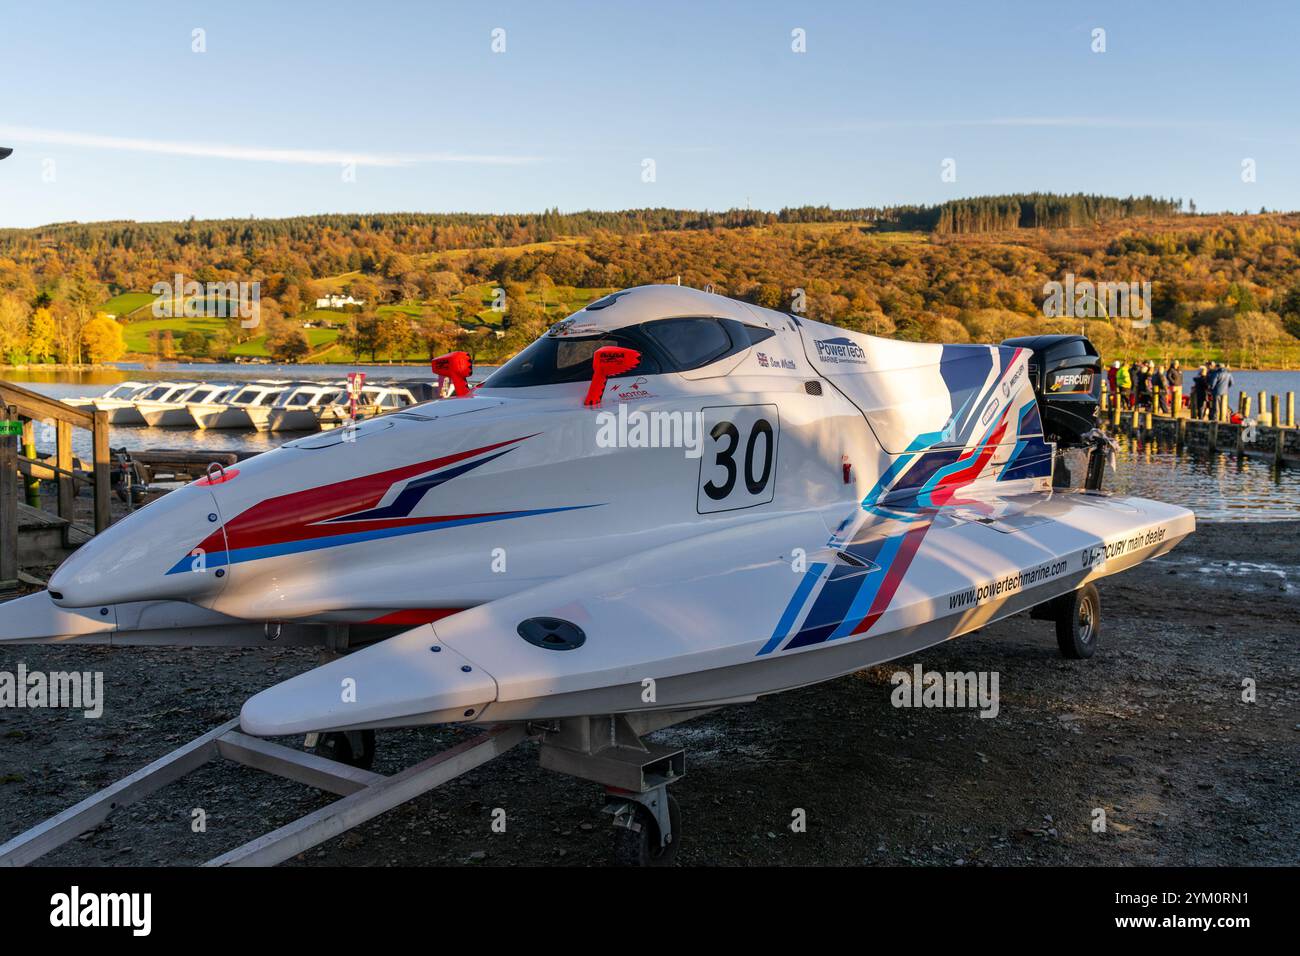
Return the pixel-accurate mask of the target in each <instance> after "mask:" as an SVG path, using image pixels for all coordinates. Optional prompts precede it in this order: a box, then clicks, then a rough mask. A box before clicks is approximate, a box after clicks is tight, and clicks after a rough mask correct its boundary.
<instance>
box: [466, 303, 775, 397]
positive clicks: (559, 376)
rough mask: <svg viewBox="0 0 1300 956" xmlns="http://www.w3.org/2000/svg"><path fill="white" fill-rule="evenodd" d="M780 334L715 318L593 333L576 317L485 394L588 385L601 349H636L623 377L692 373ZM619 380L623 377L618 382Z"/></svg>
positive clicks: (509, 366) (491, 382) (510, 366)
mask: <svg viewBox="0 0 1300 956" xmlns="http://www.w3.org/2000/svg"><path fill="white" fill-rule="evenodd" d="M774 334H775V333H774V332H773V331H772V330H771V329H768V328H763V327H762V326H758V325H750V324H748V323H746V322H740V321H738V320H736V319H725V318H714V317H711V316H687V317H681V318H669V319H653V320H651V321H648V322H639V323H636V324H634V325H626V326H623V327H622V328H617V329H609V330H603V331H596V332H589V331H587V330H586V329H584V328H583V327H582V326H580V325H575V324H574V319H573V318H572V317H571V318H569V319H565V320H563V321H561V322H557V323H556V324H555V325H554V326H552V327H551V329H550V331H548V332H547V333H546V334H545V335H543V336H542V337H541V338H539V339H538V340H537V341H536V342H534V343H533V344H532V345H530V346H528V348H526V349H524V350H523V351H522V352H520V353H519V354H518V355H516V356H515V357H514V358H512V359H511V360H510V361H509V362H507V363H506V364H505V365H503V366H501V368H499V369H497V370H496V371H495V372H493V373H492V375H490V376H489V377H488V378H487V380H486V381H485V382H484V383H483V386H482V387H483V388H528V387H530V386H535V385H559V384H563V383H568V382H586V381H588V380H589V379H590V378H591V374H592V368H591V357H592V355H594V354H595V352H596V349H599V348H603V347H605V346H607V345H608V346H618V347H622V348H631V349H636V350H637V351H638V352H640V353H641V361H640V362H639V363H638V364H637V365H636V367H635V368H633V369H631V370H630V371H628V372H624V373H622V374H623V375H658V374H662V373H664V372H689V371H691V370H692V369H697V368H702V367H704V366H705V365H709V364H711V363H713V362H716V361H718V360H719V359H723V358H726V357H727V356H729V355H734V354H735V353H737V352H740V351H742V350H744V349H747V348H749V347H750V346H751V345H754V344H756V343H758V342H762V341H763V340H764V339H768V338H771V337H772V336H773V335H774ZM615 377H618V376H615Z"/></svg>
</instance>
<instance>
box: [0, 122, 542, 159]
mask: <svg viewBox="0 0 1300 956" xmlns="http://www.w3.org/2000/svg"><path fill="white" fill-rule="evenodd" d="M0 139H3V140H7V141H12V142H18V143H39V144H41V145H45V146H77V147H83V148H86V149H112V150H124V151H127V152H133V153H152V154H154V155H159V156H193V157H198V158H201V159H235V160H243V161H246V162H255V163H294V164H300V165H302V164H305V165H310V166H341V165H343V164H345V163H355V164H356V165H358V166H415V165H419V164H422V163H464V164H467V165H480V166H518V165H522V164H525V163H535V162H538V157H536V156H502V155H492V154H480V153H452V152H442V153H365V152H355V153H351V152H344V151H341V150H329V149H276V148H273V147H266V146H235V145H230V144H226V143H199V142H182V141H179V140H163V139H138V138H134V137H127V136H101V135H99V134H96V133H78V132H72V131H69V130H54V129H37V128H35V127H30V126H0Z"/></svg>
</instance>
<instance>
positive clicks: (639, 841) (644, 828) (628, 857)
mask: <svg viewBox="0 0 1300 956" xmlns="http://www.w3.org/2000/svg"><path fill="white" fill-rule="evenodd" d="M630 807H631V809H630V812H631V813H632V814H633V817H632V821H633V824H634V826H630V827H625V826H616V827H614V864H615V865H616V866H672V865H673V860H674V859H676V857H677V848H678V847H679V846H681V840H682V812H681V809H680V808H679V807H678V806H677V798H676V797H674V796H673V795H672V794H669V795H668V819H669V822H670V825H671V826H672V835H671V837H670V838H669V840H670V842H668V843H666V844H664V845H663V846H660V845H659V825H658V824H657V823H656V822H655V818H654V814H653V813H651V812H650V811H649V810H647V809H646V808H645V807H643V806H642V805H641V804H639V803H631V804H630Z"/></svg>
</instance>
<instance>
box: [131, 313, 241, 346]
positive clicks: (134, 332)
mask: <svg viewBox="0 0 1300 956" xmlns="http://www.w3.org/2000/svg"><path fill="white" fill-rule="evenodd" d="M225 327H226V320H225V319H212V318H195V319H187V318H185V317H184V316H181V317H179V318H173V319H144V320H141V321H139V322H128V323H127V324H126V329H125V332H126V350H127V351H128V352H143V353H145V354H147V355H152V354H153V351H154V346H153V342H152V341H151V340H150V338H149V333H151V332H158V333H162V332H163V331H166V330H169V329H170V330H171V333H172V346H173V348H175V349H176V350H177V351H179V350H180V347H181V339H182V338H183V337H184V336H185V333H186V332H194V331H198V332H201V333H203V335H204V336H205V337H207V338H209V339H210V338H212V336H214V335H216V334H217V333H218V332H220V331H221V330H222V329H224V328H225Z"/></svg>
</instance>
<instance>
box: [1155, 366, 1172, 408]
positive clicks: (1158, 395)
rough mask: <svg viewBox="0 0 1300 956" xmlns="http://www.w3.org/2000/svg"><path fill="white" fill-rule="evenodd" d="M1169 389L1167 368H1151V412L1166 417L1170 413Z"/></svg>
mask: <svg viewBox="0 0 1300 956" xmlns="http://www.w3.org/2000/svg"><path fill="white" fill-rule="evenodd" d="M1168 396H1169V388H1168V385H1167V384H1166V382H1165V367H1164V366H1163V365H1155V366H1152V368H1151V411H1153V412H1159V413H1160V414H1161V415H1165V414H1167V413H1168V412H1169V397H1168Z"/></svg>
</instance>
